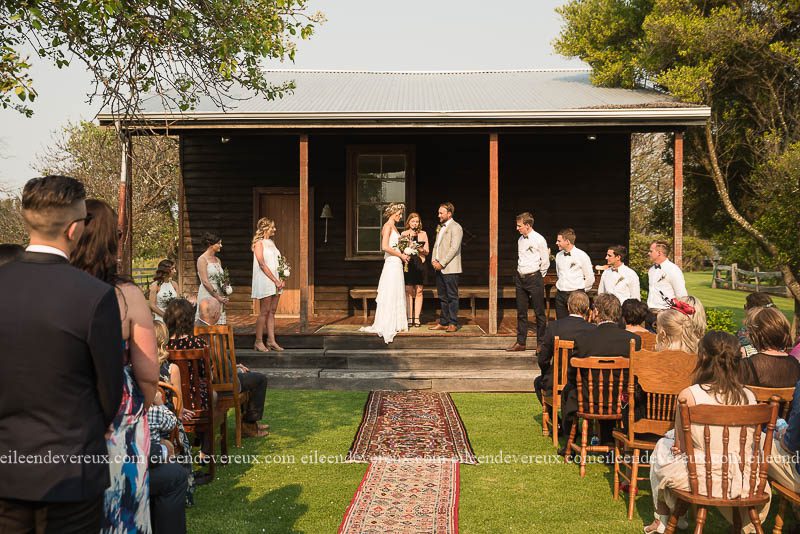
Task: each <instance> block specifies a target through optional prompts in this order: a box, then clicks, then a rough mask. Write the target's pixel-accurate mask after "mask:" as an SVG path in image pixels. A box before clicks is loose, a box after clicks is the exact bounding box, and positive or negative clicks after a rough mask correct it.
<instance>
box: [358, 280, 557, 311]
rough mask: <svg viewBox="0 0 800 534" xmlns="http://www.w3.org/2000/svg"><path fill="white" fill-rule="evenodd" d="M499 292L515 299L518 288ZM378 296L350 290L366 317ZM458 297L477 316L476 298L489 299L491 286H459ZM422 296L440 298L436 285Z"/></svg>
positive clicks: (364, 289) (367, 289)
mask: <svg viewBox="0 0 800 534" xmlns="http://www.w3.org/2000/svg"><path fill="white" fill-rule="evenodd" d="M551 289H552V286H550V287H545V297H546V298H545V304H546V306H547V311H546V313H547V316H548V317H549V316H550V298H549V297H550V290H551ZM497 293H498V296H499V297H500V298H504V299H513V298H516V296H517V290H516V289H515V288H514V286H504V287H498V288H497ZM377 296H378V289H377V288H374V287H354V288H353V289H351V290H350V298H352V299H355V300H358V299H361V302H362V306H363V307H364V319H367V318H368V317H369V308H368V304H369V300H374V299H375V297H377ZM458 297H459V298H460V299H469V306H470V311H471V312H472V315H471V317H472V318H473V319H474V318H475V299H488V298H489V287H488V286H459V287H458ZM422 298H423V299H426V298H434V299H438V298H439V292H438V291H437V290H436V288H435V287H426V288H424V289H423V290H422Z"/></svg>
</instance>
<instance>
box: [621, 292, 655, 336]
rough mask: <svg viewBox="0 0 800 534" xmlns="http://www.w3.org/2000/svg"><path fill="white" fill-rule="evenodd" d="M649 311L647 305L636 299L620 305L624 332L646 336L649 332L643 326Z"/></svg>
mask: <svg viewBox="0 0 800 534" xmlns="http://www.w3.org/2000/svg"><path fill="white" fill-rule="evenodd" d="M649 311H650V309H649V308H648V307H647V304H645V303H644V302H642V301H641V300H637V299H628V300H626V301H625V302H623V303H622V320H623V321H625V330H627V331H628V332H633V333H634V334H641V333H644V334H648V333H650V331H649V330H648V329H646V328H645V327H644V326H642V325H644V322H645V320H647V314H648V312H649Z"/></svg>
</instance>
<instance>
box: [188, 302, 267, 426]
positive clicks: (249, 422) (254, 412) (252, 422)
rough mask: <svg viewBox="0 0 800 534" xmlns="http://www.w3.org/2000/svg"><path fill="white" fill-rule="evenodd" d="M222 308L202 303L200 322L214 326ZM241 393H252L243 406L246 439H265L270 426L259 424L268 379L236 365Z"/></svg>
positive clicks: (209, 303)
mask: <svg viewBox="0 0 800 534" xmlns="http://www.w3.org/2000/svg"><path fill="white" fill-rule="evenodd" d="M221 312H222V308H221V307H220V304H219V302H218V301H217V300H216V299H213V298H210V297H209V298H205V299H203V300H201V301H200V317H199V318H198V322H199V323H200V324H205V325H214V324H217V321H219V317H220V313H221ZM236 371H237V373H236V374H237V375H238V377H239V388H240V390H241V391H247V392H248V393H250V398H249V400H248V402H247V404H246V405H244V406H242V423H243V424H242V433H243V434H244V436H245V437H249V438H253V437H263V436H266V435H268V434H269V431H268V430H269V425H267V424H262V423H259V421H261V419H262V418H263V417H264V402H265V401H266V398H267V377H266V376H264V375H263V374H261V373H256V372H254V371H251V370H250V369H248V368H247V367H246V366H244V365H242V364H241V363H237V364H236Z"/></svg>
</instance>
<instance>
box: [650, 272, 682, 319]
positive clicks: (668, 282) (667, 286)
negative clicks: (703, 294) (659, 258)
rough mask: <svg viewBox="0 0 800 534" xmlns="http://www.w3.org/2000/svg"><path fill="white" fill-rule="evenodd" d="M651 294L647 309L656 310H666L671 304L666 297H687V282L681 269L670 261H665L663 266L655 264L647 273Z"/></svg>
mask: <svg viewBox="0 0 800 534" xmlns="http://www.w3.org/2000/svg"><path fill="white" fill-rule="evenodd" d="M647 278H648V282H649V288H650V294H649V295H648V296H647V307H648V308H651V309H655V310H666V309H667V308H669V304H667V303H666V302H665V301H664V298H663V297H662V296H661V294H662V293H663V294H664V297H667V298H670V299H671V298H675V297H685V296H686V295H688V294H689V293H688V292H687V291H686V281H685V280H684V279H683V271H681V268H680V267H678V266H677V265H675V264H674V263H672V262H671V261H669V260H664V261H663V262H662V263H661V265H658V264H655V265H653V266H651V267H650V269H649V270H648V271H647Z"/></svg>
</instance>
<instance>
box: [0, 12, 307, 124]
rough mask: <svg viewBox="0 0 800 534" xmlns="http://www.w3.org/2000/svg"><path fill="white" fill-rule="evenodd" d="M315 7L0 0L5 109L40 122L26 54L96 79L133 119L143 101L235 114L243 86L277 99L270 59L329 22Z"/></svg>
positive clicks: (100, 90) (117, 108)
mask: <svg viewBox="0 0 800 534" xmlns="http://www.w3.org/2000/svg"><path fill="white" fill-rule="evenodd" d="M322 21H323V17H322V15H321V14H319V13H316V14H310V13H308V11H307V0H206V1H198V0H126V1H122V0H102V1H100V0H81V1H76V0H71V1H70V0H68V1H46V0H5V1H3V2H0V105H2V106H3V107H4V108H5V107H14V108H16V109H18V110H19V111H21V112H23V113H25V114H27V115H30V114H31V113H32V111H31V109H30V107H29V106H28V104H27V103H28V101H31V100H33V99H34V98H35V97H36V90H35V88H34V84H33V80H32V79H31V77H30V74H29V68H30V65H29V63H28V60H27V58H26V57H25V55H24V53H23V50H24V49H25V48H26V47H31V48H32V49H33V51H34V53H36V54H37V55H38V56H39V57H41V58H44V59H46V60H49V61H51V62H53V63H54V64H55V65H56V66H58V67H59V68H61V67H64V66H66V65H68V64H70V62H72V61H76V60H77V61H78V62H80V63H82V64H83V65H85V67H86V68H87V69H88V71H89V72H90V73H91V75H92V76H93V78H94V83H95V87H94V91H93V93H92V95H91V96H92V97H95V96H100V97H101V99H102V104H103V107H104V108H105V109H106V110H107V111H108V112H111V113H114V114H115V115H119V116H120V117H121V118H123V119H127V118H129V117H132V116H134V115H136V113H137V111H138V110H139V106H140V103H141V98H142V95H144V94H145V93H147V94H155V95H158V97H160V98H161V100H162V102H163V103H164V105H165V107H177V108H179V109H181V110H186V109H189V108H191V107H193V106H194V105H195V104H196V103H197V102H198V99H199V98H200V97H201V96H206V97H208V98H210V99H211V100H212V101H214V103H216V104H217V105H219V106H220V107H230V106H231V104H232V103H233V101H232V100H230V99H229V98H228V97H229V96H230V93H229V91H230V89H231V88H232V87H233V85H234V84H237V85H241V86H243V87H245V88H247V89H250V90H251V91H252V92H253V94H254V95H258V96H264V97H267V98H275V97H276V96H279V95H280V94H281V93H282V92H283V91H286V90H288V89H290V88H291V86H290V85H281V86H273V85H270V84H269V83H268V82H267V81H266V79H265V77H264V73H263V70H262V61H263V60H265V59H280V60H283V59H286V58H288V59H293V58H294V53H295V43H294V38H295V37H299V38H302V39H306V38H308V37H310V36H311V35H312V33H313V32H314V28H315V24H316V23H321V22H322Z"/></svg>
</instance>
